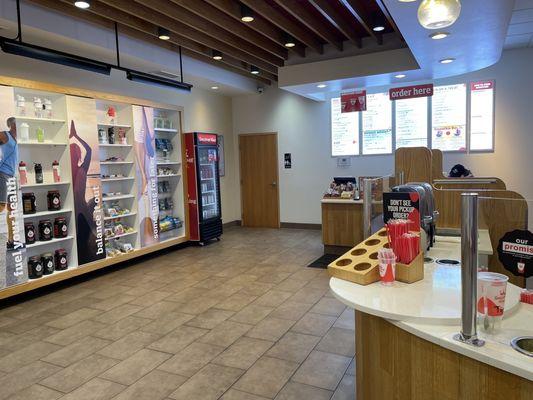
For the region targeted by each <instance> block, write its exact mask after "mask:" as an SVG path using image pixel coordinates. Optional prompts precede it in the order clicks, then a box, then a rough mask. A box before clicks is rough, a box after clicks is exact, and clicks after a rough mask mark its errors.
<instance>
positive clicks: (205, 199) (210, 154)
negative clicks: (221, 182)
mask: <svg viewBox="0 0 533 400" xmlns="http://www.w3.org/2000/svg"><path fill="white" fill-rule="evenodd" d="M198 162H199V164H198V170H199V177H200V217H201V220H202V221H206V220H209V219H213V218H220V208H219V204H220V201H219V198H218V196H219V193H218V182H217V179H218V175H217V174H218V168H217V148H216V147H198Z"/></svg>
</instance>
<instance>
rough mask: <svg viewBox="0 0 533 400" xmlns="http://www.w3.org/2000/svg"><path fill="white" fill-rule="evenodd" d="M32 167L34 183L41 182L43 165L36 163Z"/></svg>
mask: <svg viewBox="0 0 533 400" xmlns="http://www.w3.org/2000/svg"><path fill="white" fill-rule="evenodd" d="M33 168H34V170H35V183H43V167H42V165H41V164H38V163H36V164H35V165H34V167H33Z"/></svg>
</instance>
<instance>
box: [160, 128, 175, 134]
mask: <svg viewBox="0 0 533 400" xmlns="http://www.w3.org/2000/svg"><path fill="white" fill-rule="evenodd" d="M154 131H156V132H167V133H178V130H177V129H174V128H154Z"/></svg>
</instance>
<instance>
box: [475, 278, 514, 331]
mask: <svg viewBox="0 0 533 400" xmlns="http://www.w3.org/2000/svg"><path fill="white" fill-rule="evenodd" d="M508 280H509V277H507V276H506V275H503V274H498V273H496V272H479V273H478V280H477V312H478V317H479V318H478V322H479V323H480V325H481V326H480V327H481V329H482V330H484V331H485V332H488V333H494V332H495V331H497V330H499V329H500V326H501V322H502V319H503V312H504V310H505V294H506V291H507V281H508Z"/></svg>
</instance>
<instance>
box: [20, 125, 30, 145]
mask: <svg viewBox="0 0 533 400" xmlns="http://www.w3.org/2000/svg"><path fill="white" fill-rule="evenodd" d="M19 131H20V133H19V138H18V139H19V141H20V142H29V141H30V126H29V125H28V124H27V123H26V122H23V123H22V124H20V127H19Z"/></svg>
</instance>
